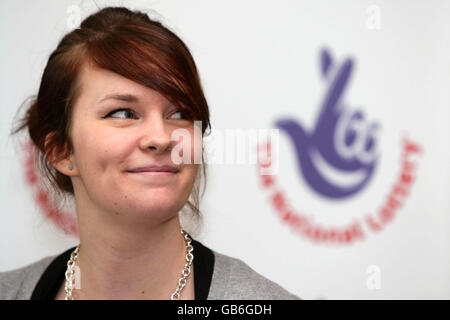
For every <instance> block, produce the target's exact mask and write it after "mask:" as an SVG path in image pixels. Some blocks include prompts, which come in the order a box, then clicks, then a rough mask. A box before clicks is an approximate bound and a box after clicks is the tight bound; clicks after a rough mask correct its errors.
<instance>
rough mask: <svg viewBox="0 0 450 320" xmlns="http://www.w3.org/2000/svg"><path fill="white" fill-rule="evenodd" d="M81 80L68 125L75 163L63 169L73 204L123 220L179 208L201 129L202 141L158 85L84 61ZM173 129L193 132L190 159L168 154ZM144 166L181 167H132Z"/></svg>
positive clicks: (193, 174) (190, 179) (159, 216)
mask: <svg viewBox="0 0 450 320" xmlns="http://www.w3.org/2000/svg"><path fill="white" fill-rule="evenodd" d="M79 80H80V81H79V83H80V84H81V91H80V95H79V96H78V99H77V101H76V104H75V106H74V110H73V118H72V126H71V131H70V135H71V138H72V145H73V154H72V156H71V161H72V163H73V167H74V170H72V173H70V172H71V171H66V172H69V173H70V175H71V176H72V183H73V184H74V189H75V197H76V200H77V207H80V206H86V205H87V206H88V207H87V208H86V209H88V210H89V209H90V210H92V209H94V210H97V211H99V212H102V213H106V214H108V215H111V214H113V215H112V216H116V217H118V216H125V217H122V218H127V219H128V218H131V217H134V218H137V219H147V218H150V219H155V218H156V219H159V220H160V219H166V218H170V217H171V216H173V215H174V214H176V213H177V212H178V211H179V210H180V209H181V208H182V207H183V206H184V204H185V203H186V201H187V200H188V198H189V195H190V193H191V190H192V188H193V185H194V182H195V178H196V175H197V172H198V167H199V164H194V161H193V159H194V151H195V150H194V146H195V144H197V148H196V150H197V152H198V150H199V149H198V144H200V150H201V143H202V142H201V133H200V140H199V139H198V135H197V136H195V135H194V123H193V121H190V120H186V119H184V118H183V113H182V112H181V111H179V110H178V109H177V108H176V106H174V105H172V104H171V103H170V102H169V100H167V99H165V98H164V97H163V96H162V95H160V94H159V93H158V92H156V91H154V90H152V89H149V88H147V87H144V86H142V85H140V84H138V83H135V82H133V81H131V80H129V79H127V78H125V77H122V76H120V75H118V74H116V73H113V72H111V71H108V70H105V69H100V68H98V67H96V66H93V65H91V64H89V63H85V64H84V66H83V68H82V71H81V73H80V78H79ZM118 109H126V110H118ZM177 129H185V130H187V131H188V132H189V134H190V135H189V137H190V142H191V143H190V145H191V146H190V154H191V155H192V157H191V161H190V163H181V164H179V165H177V164H176V163H175V162H176V160H174V158H173V157H172V149H173V148H174V147H175V145H176V144H177V143H178V141H174V140H172V139H171V137H172V133H173V132H174V130H177ZM185 132H186V131H185ZM194 137H196V139H197V141H194ZM180 145H181V144H180ZM178 147H179V146H178ZM185 151H186V150H183V151H182V153H179V154H178V155H182V154H183V152H185ZM185 162H186V161H185ZM149 165H170V166H174V167H177V168H178V172H176V173H171V174H168V173H159V174H157V173H154V172H153V173H150V172H146V173H135V172H130V171H131V170H134V169H136V168H139V167H143V166H149ZM80 202H82V203H81V204H80Z"/></svg>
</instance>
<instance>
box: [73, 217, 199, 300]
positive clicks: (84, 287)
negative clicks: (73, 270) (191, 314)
mask: <svg viewBox="0 0 450 320" xmlns="http://www.w3.org/2000/svg"><path fill="white" fill-rule="evenodd" d="M78 220H79V230H80V252H79V255H78V260H77V266H78V267H79V269H80V276H81V277H80V279H81V281H80V289H79V290H73V296H74V298H75V299H170V296H171V295H172V293H173V292H174V291H175V289H176V286H177V284H178V279H179V277H180V275H181V271H182V269H183V268H184V263H185V255H186V246H185V242H184V237H183V236H182V234H181V229H180V225H179V220H178V215H175V216H173V217H172V218H171V219H169V220H167V221H164V222H163V223H159V224H156V225H154V226H151V225H147V226H145V225H131V224H116V223H113V222H110V223H108V224H106V225H105V224H104V223H96V221H95V218H94V217H92V216H91V217H89V219H84V218H83V217H82V216H81V217H80V215H79V219H78ZM192 279H193V271H191V275H190V276H189V278H188V282H187V285H186V288H185V289H184V290H183V291H187V292H190V293H191V294H192V292H193V282H192V281H193V280H192ZM190 282H192V283H190ZM181 296H182V298H183V293H182V295H181ZM185 296H186V294H185Z"/></svg>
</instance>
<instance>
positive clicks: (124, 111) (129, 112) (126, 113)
mask: <svg viewBox="0 0 450 320" xmlns="http://www.w3.org/2000/svg"><path fill="white" fill-rule="evenodd" d="M116 113H118V114H120V113H122V114H125V118H123V117H112V118H122V119H127V117H126V115H131V116H132V117H134V113H133V111H132V110H131V109H117V110H114V111H111V112H110V113H108V114H107V115H106V116H105V118H110V117H111V115H113V114H116Z"/></svg>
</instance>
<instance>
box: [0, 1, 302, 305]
mask: <svg viewBox="0 0 450 320" xmlns="http://www.w3.org/2000/svg"><path fill="white" fill-rule="evenodd" d="M194 121H196V122H195V123H194ZM198 124H199V125H198ZM25 128H26V129H27V131H28V133H29V135H30V138H31V140H32V142H33V143H34V145H35V146H36V149H37V150H38V151H39V152H40V160H41V163H42V166H41V167H42V168H43V175H44V176H46V177H47V178H48V179H49V181H50V182H51V183H52V186H53V187H54V191H55V192H62V193H63V194H68V195H69V196H73V198H74V200H75V204H76V214H77V222H78V230H79V237H80V244H79V245H78V246H77V247H75V248H70V249H68V250H67V251H66V252H64V253H62V254H60V255H58V256H52V257H46V258H44V259H42V260H40V261H38V262H35V263H33V264H31V265H28V266H26V267H23V268H21V269H17V270H13V271H9V272H3V273H0V299H191V300H193V299H298V297H296V296H295V295H292V294H291V293H289V292H287V291H286V290H284V289H283V288H282V287H280V286H279V285H277V284H275V283H274V282H272V281H270V280H269V279H266V278H265V277H263V276H261V275H259V274H258V273H256V272H255V271H254V270H252V269H251V268H250V267H249V266H247V265H246V264H245V263H244V262H243V261H241V260H239V259H236V258H232V257H229V256H226V255H222V254H220V253H218V252H216V251H213V250H211V249H209V248H207V247H205V246H203V245H202V244H201V243H200V242H198V241H196V240H194V239H192V237H191V236H190V235H189V234H188V233H186V232H185V231H184V230H182V229H181V227H180V221H179V214H178V213H179V211H180V210H181V209H182V208H184V207H185V206H187V207H189V208H190V209H191V211H192V212H193V213H194V214H195V215H199V214H200V211H199V207H198V203H199V201H198V199H199V194H198V193H199V190H198V185H199V180H200V178H201V173H202V172H203V175H204V176H205V173H206V172H205V166H204V164H203V163H198V162H196V161H194V160H195V159H196V158H197V159H198V157H199V156H200V157H199V158H200V159H202V160H203V148H202V147H201V137H202V135H204V134H205V131H206V129H208V128H210V121H209V111H208V105H207V102H206V99H205V97H204V94H203V91H202V87H201V83H200V79H199V75H198V73H197V69H196V66H195V63H194V60H193V58H192V56H191V54H190V52H189V50H188V48H187V47H186V45H185V44H184V43H183V41H182V40H181V39H180V38H179V37H177V36H176V35H175V34H174V33H173V32H171V31H170V30H168V29H167V28H166V27H164V26H163V25H162V24H160V23H159V22H156V21H152V20H150V19H149V17H148V16H147V15H145V14H143V13H141V12H137V11H134V12H132V11H130V10H128V9H126V8H117V7H116V8H104V9H102V10H100V11H98V12H97V13H95V14H93V15H91V16H89V17H87V18H86V19H85V20H84V21H83V22H82V23H81V25H80V28H78V29H76V30H74V31H72V32H70V33H68V34H67V35H66V36H65V37H64V38H63V39H62V40H61V41H60V43H59V44H58V46H57V48H56V50H55V51H54V52H53V53H52V54H51V55H50V58H49V59H48V62H47V66H46V68H45V70H44V74H43V76H42V80H41V84H40V88H39V92H38V95H37V97H36V99H35V100H34V101H33V102H32V104H31V105H30V108H29V109H28V111H27V113H26V116H25V117H24V118H23V119H21V122H20V125H19V126H18V127H17V129H16V130H15V132H19V131H21V130H23V129H25ZM199 128H200V129H199ZM195 130H200V134H199V135H198V134H195ZM178 133H180V134H181V133H182V134H183V135H182V137H181V139H180V138H179V137H180V135H179V134H178ZM174 137H176V138H174ZM199 137H200V139H199ZM180 144H181V145H182V148H178V147H179V146H180ZM199 146H200V147H201V148H199ZM199 150H200V151H199ZM175 151H176V152H175ZM199 152H200V154H199ZM177 159H178V160H179V159H182V161H181V162H180V161H178V160H177Z"/></svg>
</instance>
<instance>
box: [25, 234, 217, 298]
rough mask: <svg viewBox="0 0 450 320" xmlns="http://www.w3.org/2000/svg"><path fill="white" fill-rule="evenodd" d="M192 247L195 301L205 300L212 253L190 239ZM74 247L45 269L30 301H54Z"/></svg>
mask: <svg viewBox="0 0 450 320" xmlns="http://www.w3.org/2000/svg"><path fill="white" fill-rule="evenodd" d="M191 239H192V246H193V247H194V251H193V254H194V260H193V262H194V271H193V272H194V274H195V275H194V287H195V289H194V290H195V300H206V298H207V297H208V294H209V288H210V286H211V279H212V275H213V270H214V253H213V252H212V250H211V249H209V248H208V247H205V246H204V245H202V244H201V243H200V242H198V241H196V240H194V238H192V237H191ZM75 248H76V247H73V248H70V249H69V250H67V251H65V252H63V253H62V254H60V255H59V256H57V257H56V258H55V259H54V260H53V261H52V262H51V263H50V265H49V266H48V267H47V269H45V271H44V273H43V274H42V276H41V278H40V279H39V281H38V283H37V284H36V287H35V288H34V290H33V293H32V295H31V299H30V300H54V299H55V297H56V294H57V293H58V290H59V288H60V287H61V285H62V283H63V281H65V272H66V269H67V261H69V258H70V254H71V253H72V251H73V250H75Z"/></svg>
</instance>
